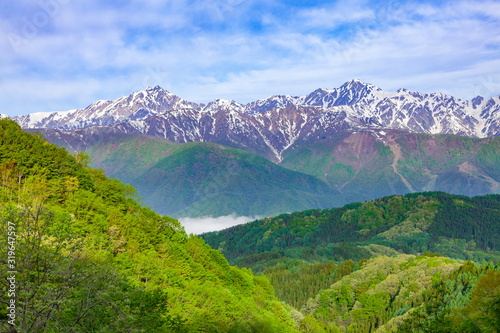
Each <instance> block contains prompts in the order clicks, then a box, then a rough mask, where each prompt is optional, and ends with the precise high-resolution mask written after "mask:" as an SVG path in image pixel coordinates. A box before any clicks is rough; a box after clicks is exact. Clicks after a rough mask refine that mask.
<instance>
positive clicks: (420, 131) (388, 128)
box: [15, 80, 500, 217]
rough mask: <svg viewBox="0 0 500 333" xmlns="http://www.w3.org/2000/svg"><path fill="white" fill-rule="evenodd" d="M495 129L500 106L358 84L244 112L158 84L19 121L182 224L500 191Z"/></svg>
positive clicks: (254, 105) (499, 129) (272, 100)
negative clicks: (393, 197) (408, 196)
mask: <svg viewBox="0 0 500 333" xmlns="http://www.w3.org/2000/svg"><path fill="white" fill-rule="evenodd" d="M499 119H500V96H498V97H492V98H488V99H485V98H482V97H476V98H474V99H473V100H470V101H468V100H461V99H457V98H454V97H451V96H447V95H444V94H441V93H433V94H421V93H417V92H411V91H408V90H405V89H400V90H398V91H396V92H386V91H383V90H381V89H380V88H377V87H375V86H373V85H371V84H366V83H363V82H361V81H359V80H352V81H349V82H347V83H345V84H344V85H342V86H341V87H340V88H336V89H331V90H326V89H317V90H316V91H314V92H312V93H311V94H309V95H307V96H299V97H294V96H271V97H269V98H267V99H263V100H258V101H255V102H251V103H248V104H246V105H242V104H239V103H236V102H235V101H228V100H221V99H217V100H215V101H213V102H210V103H208V104H207V105H204V104H197V103H193V102H189V101H186V100H184V99H182V98H180V97H177V96H175V95H173V94H171V93H169V92H168V91H166V90H164V89H162V88H160V87H158V86H157V87H153V88H147V89H145V90H142V91H138V92H135V93H133V94H131V95H129V96H126V97H122V98H119V99H117V100H115V101H97V102H95V103H92V104H91V105H89V106H88V107H87V108H85V109H78V110H70V111H63V112H47V113H33V114H28V115H24V116H19V117H15V120H16V121H17V122H18V123H19V124H20V125H21V126H22V127H23V128H24V129H28V130H35V129H37V130H41V131H42V132H43V134H44V135H45V136H46V137H47V138H48V140H49V141H51V142H54V143H57V144H59V145H61V146H64V147H66V148H68V149H69V150H72V151H80V150H84V151H87V152H88V153H89V154H90V156H91V158H92V160H93V161H94V162H93V163H94V164H93V166H95V167H100V168H103V169H104V170H106V172H107V173H108V175H110V176H112V177H117V178H119V179H120V180H123V181H125V182H128V183H130V184H132V185H134V186H135V187H137V188H138V190H139V194H140V195H141V196H142V197H143V198H144V202H145V203H146V204H147V205H150V206H152V207H153V208H154V209H155V210H157V211H158V212H160V213H163V214H170V215H173V216H177V217H181V216H204V215H213V216H220V215H227V214H230V213H232V212H234V213H236V214H237V215H260V216H262V215H269V214H277V213H282V212H288V211H293V210H299V209H307V208H327V207H331V206H333V205H342V204H345V203H348V202H352V201H359V200H369V199H374V198H376V197H380V196H384V195H390V194H403V193H408V192H415V191H427V190H440V191H446V192H450V193H455V194H466V195H478V194H488V193H500V149H499V148H500V138H496V137H498V136H500V121H499ZM194 142H198V144H194ZM186 144H187V145H186ZM153 147H154V148H153ZM227 147H231V148H237V149H239V150H234V149H229V148H227ZM241 150H244V151H245V152H242V151H241ZM262 157H264V158H265V159H268V160H269V161H271V162H274V164H273V163H269V162H268V161H266V160H265V159H264V158H262ZM276 164H277V165H276ZM228 173H229V174H230V175H231V176H230V177H228V176H226V175H227V174H228ZM221 179H223V181H221Z"/></svg>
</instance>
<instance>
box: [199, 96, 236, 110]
mask: <svg viewBox="0 0 500 333" xmlns="http://www.w3.org/2000/svg"><path fill="white" fill-rule="evenodd" d="M243 109H244V107H243V105H241V104H239V103H236V102H235V101H233V100H227V99H221V98H218V99H216V100H214V101H212V102H210V103H208V104H207V106H205V107H204V108H203V111H207V112H208V111H218V110H223V111H234V112H242V111H243Z"/></svg>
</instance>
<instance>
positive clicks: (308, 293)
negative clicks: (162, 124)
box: [0, 119, 500, 333]
mask: <svg viewBox="0 0 500 333" xmlns="http://www.w3.org/2000/svg"><path fill="white" fill-rule="evenodd" d="M88 164H89V159H88V157H87V156H86V155H85V154H82V153H79V154H75V155H73V156H72V155H70V154H69V153H68V152H67V151H66V150H64V149H63V148H60V147H57V146H56V145H53V144H49V143H48V142H46V141H45V140H44V139H43V138H42V137H40V136H38V135H33V134H28V133H25V132H23V131H22V130H21V129H20V127H19V126H18V125H17V124H16V123H14V122H13V121H10V120H7V119H2V120H0V220H1V225H2V230H1V237H0V242H1V243H0V248H1V249H2V253H3V255H2V256H0V261H1V263H2V270H1V273H0V274H1V275H2V278H1V285H2V293H1V294H0V301H1V302H2V304H3V305H2V307H1V308H0V320H1V330H2V331H5V332H318V333H321V332H498V331H500V266H498V265H497V262H498V258H499V252H498V251H500V249H499V248H498V247H499V242H498V238H499V237H500V236H499V231H498V228H499V226H498V221H499V219H498V217H499V214H500V199H499V196H498V195H491V196H484V197H476V198H468V197H462V196H451V195H448V194H445V193H440V192H435V193H420V194H412V195H407V196H393V197H386V198H381V199H378V200H374V201H370V202H366V203H356V204H350V205H347V206H345V207H343V208H338V209H330V210H309V211H304V212H297V213H293V214H283V215H280V216H277V217H275V218H268V219H264V220H261V221H256V222H253V223H250V224H247V225H244V226H238V227H235V228H231V229H228V230H225V231H221V232H217V233H211V234H206V235H203V237H204V239H205V240H204V239H203V238H201V237H198V236H194V235H186V233H185V232H184V230H183V228H182V226H181V225H180V224H179V222H178V221H177V220H175V219H173V218H170V217H167V216H160V215H158V214H156V213H155V212H153V211H152V210H151V209H149V208H145V207H142V206H141V205H140V204H138V202H137V200H136V197H135V196H136V195H135V191H134V189H133V188H132V187H130V186H128V185H124V184H122V183H120V182H119V181H117V180H115V179H110V178H107V177H106V176H105V174H104V173H103V171H100V170H96V169H91V168H89V167H88ZM9 237H11V238H9ZM205 241H206V242H207V243H208V244H210V245H211V246H213V248H212V247H211V246H210V245H208V244H206V243H205ZM219 249H220V250H221V251H222V252H220V251H219ZM9 251H10V253H9ZM222 253H224V254H225V255H226V256H227V258H228V259H229V261H230V262H231V263H233V264H238V266H239V267H238V266H231V265H230V263H228V260H227V259H226V257H225V256H224V255H223V254H222ZM9 256H11V257H14V258H15V259H14V260H15V263H14V264H13V265H14V266H13V268H12V267H9V265H12V261H10V262H9V259H8V258H9ZM12 270H15V273H9V271H12ZM12 275H14V277H15V283H13V282H12V281H13V280H12V279H10V280H7V278H10V277H11V276H12ZM13 286H14V289H13V291H11V289H12V287H13ZM14 294H15V295H14ZM12 300H14V304H15V312H14V313H15V319H14V322H15V325H11V324H9V322H8V321H9V320H11V321H12V320H13V319H12V316H8V315H9V314H12V311H10V310H9V309H7V304H12Z"/></svg>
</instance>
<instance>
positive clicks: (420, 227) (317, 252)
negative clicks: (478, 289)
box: [202, 192, 500, 271]
mask: <svg viewBox="0 0 500 333" xmlns="http://www.w3.org/2000/svg"><path fill="white" fill-rule="evenodd" d="M498 221H500V195H486V196H478V197H473V198H469V197H465V196H456V195H450V194H446V193H442V192H425V193H412V194H407V195H405V196H390V197H384V198H380V199H377V200H373V201H368V202H364V203H353V204H348V205H346V206H344V207H342V208H333V209H325V210H307V211H303V212H295V213H292V214H282V215H279V216H276V217H272V218H265V219H262V220H259V221H255V222H252V223H248V224H245V225H239V226H235V227H232V228H229V229H226V230H223V231H218V232H212V233H207V234H204V235H202V237H203V238H204V239H205V240H206V241H207V243H208V244H210V245H211V246H212V247H214V248H217V249H219V250H221V251H222V252H223V253H224V254H225V255H226V257H227V258H228V259H229V260H230V262H233V263H238V264H239V265H241V266H246V267H251V268H253V269H255V270H257V271H262V269H264V268H265V267H266V266H268V265H269V261H270V260H274V261H276V260H279V258H296V259H303V260H308V261H328V260H332V259H334V260H336V261H342V260H347V259H352V260H356V261H357V260H360V259H363V258H370V257H372V256H374V255H377V254H379V255H380V254H385V255H392V254H396V253H398V252H399V253H408V254H418V253H423V252H426V251H432V252H437V253H440V254H443V255H446V256H450V257H452V258H457V259H464V260H478V261H482V260H494V261H498V259H499V258H500V224H499V223H498Z"/></svg>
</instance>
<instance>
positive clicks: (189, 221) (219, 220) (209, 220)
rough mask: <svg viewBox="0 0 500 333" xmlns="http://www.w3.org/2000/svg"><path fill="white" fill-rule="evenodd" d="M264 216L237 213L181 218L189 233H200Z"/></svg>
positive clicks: (225, 227)
mask: <svg viewBox="0 0 500 333" xmlns="http://www.w3.org/2000/svg"><path fill="white" fill-rule="evenodd" d="M260 218H262V217H249V216H236V215H235V214H232V215H227V216H219V217H209V216H206V217H200V218H191V217H184V218H180V219H179V221H180V222H181V224H182V226H183V227H184V229H185V230H186V233H187V234H195V235H199V234H202V233H205V232H210V231H218V230H222V229H227V228H229V227H232V226H235V225H238V224H244V223H247V222H251V221H255V220H257V219H260Z"/></svg>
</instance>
